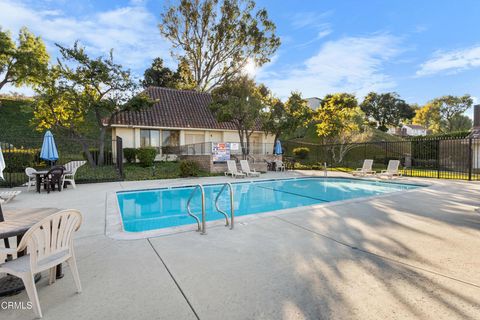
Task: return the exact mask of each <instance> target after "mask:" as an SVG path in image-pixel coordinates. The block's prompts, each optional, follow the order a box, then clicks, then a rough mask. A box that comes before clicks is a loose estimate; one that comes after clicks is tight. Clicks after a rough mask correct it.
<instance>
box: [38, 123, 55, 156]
mask: <svg viewBox="0 0 480 320" xmlns="http://www.w3.org/2000/svg"><path fill="white" fill-rule="evenodd" d="M40 158H41V159H43V160H47V161H57V160H58V151H57V146H56V145H55V139H54V138H53V134H52V133H51V132H50V131H49V130H47V132H45V136H44V137H43V144H42V150H41V151H40Z"/></svg>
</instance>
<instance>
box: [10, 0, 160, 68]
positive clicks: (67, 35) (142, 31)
mask: <svg viewBox="0 0 480 320" xmlns="http://www.w3.org/2000/svg"><path fill="white" fill-rule="evenodd" d="M0 24H1V26H2V28H3V29H8V30H11V31H12V33H14V34H15V33H17V32H18V30H19V29H20V28H21V27H22V26H26V27H28V28H29V29H30V30H31V31H32V32H33V33H34V34H36V35H40V36H41V37H42V39H43V40H44V41H45V42H46V44H47V48H48V49H49V52H50V54H51V55H52V56H53V57H55V56H56V54H57V49H56V48H55V46H54V43H60V44H62V45H67V46H71V45H72V44H73V43H74V41H76V40H79V41H80V43H81V44H82V45H84V46H85V47H86V48H87V51H88V52H89V53H90V54H92V55H103V54H107V53H108V52H109V51H110V49H112V48H113V50H114V58H115V59H116V61H117V62H119V63H121V64H123V65H124V66H125V67H128V68H130V69H132V70H133V71H134V72H135V71H136V72H137V73H141V72H142V71H143V68H144V66H145V65H148V64H149V62H150V61H151V60H152V59H153V58H155V57H157V56H161V57H163V58H164V59H166V60H167V62H168V61H169V60H168V58H169V53H168V47H169V45H168V43H166V41H164V40H163V39H162V38H161V36H160V33H159V31H158V28H157V21H156V19H155V17H154V16H153V15H152V13H150V12H149V11H148V10H147V9H146V8H145V6H144V4H143V2H142V1H132V2H131V3H130V5H127V6H125V7H117V8H115V9H112V10H109V11H103V12H97V13H93V14H90V15H86V16H76V15H75V13H72V14H71V15H69V14H67V13H65V12H62V11H60V10H52V9H44V8H42V10H37V9H36V8H34V7H32V6H31V5H27V4H26V2H21V1H10V0H0Z"/></svg>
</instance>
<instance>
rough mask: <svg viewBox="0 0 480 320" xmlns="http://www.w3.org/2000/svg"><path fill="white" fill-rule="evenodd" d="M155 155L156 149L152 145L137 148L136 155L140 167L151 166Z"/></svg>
mask: <svg viewBox="0 0 480 320" xmlns="http://www.w3.org/2000/svg"><path fill="white" fill-rule="evenodd" d="M156 156H157V149H155V148H152V147H145V148H138V149H137V157H138V160H139V161H140V165H141V166H142V167H151V166H152V165H153V162H154V161H155V157H156Z"/></svg>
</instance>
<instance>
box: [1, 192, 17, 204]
mask: <svg viewBox="0 0 480 320" xmlns="http://www.w3.org/2000/svg"><path fill="white" fill-rule="evenodd" d="M20 193H22V191H1V192H0V199H2V200H3V202H4V203H7V202H9V201H10V200H13V198H15V197H16V196H18V195H19V194H20Z"/></svg>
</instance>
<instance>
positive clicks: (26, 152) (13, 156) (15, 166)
mask: <svg viewBox="0 0 480 320" xmlns="http://www.w3.org/2000/svg"><path fill="white" fill-rule="evenodd" d="M37 153H38V151H37V150H33V149H11V150H8V151H4V153H3V157H4V158H5V163H6V164H7V167H6V168H5V172H22V171H24V170H25V168H26V167H33V166H34V165H35V158H36V156H37Z"/></svg>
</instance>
